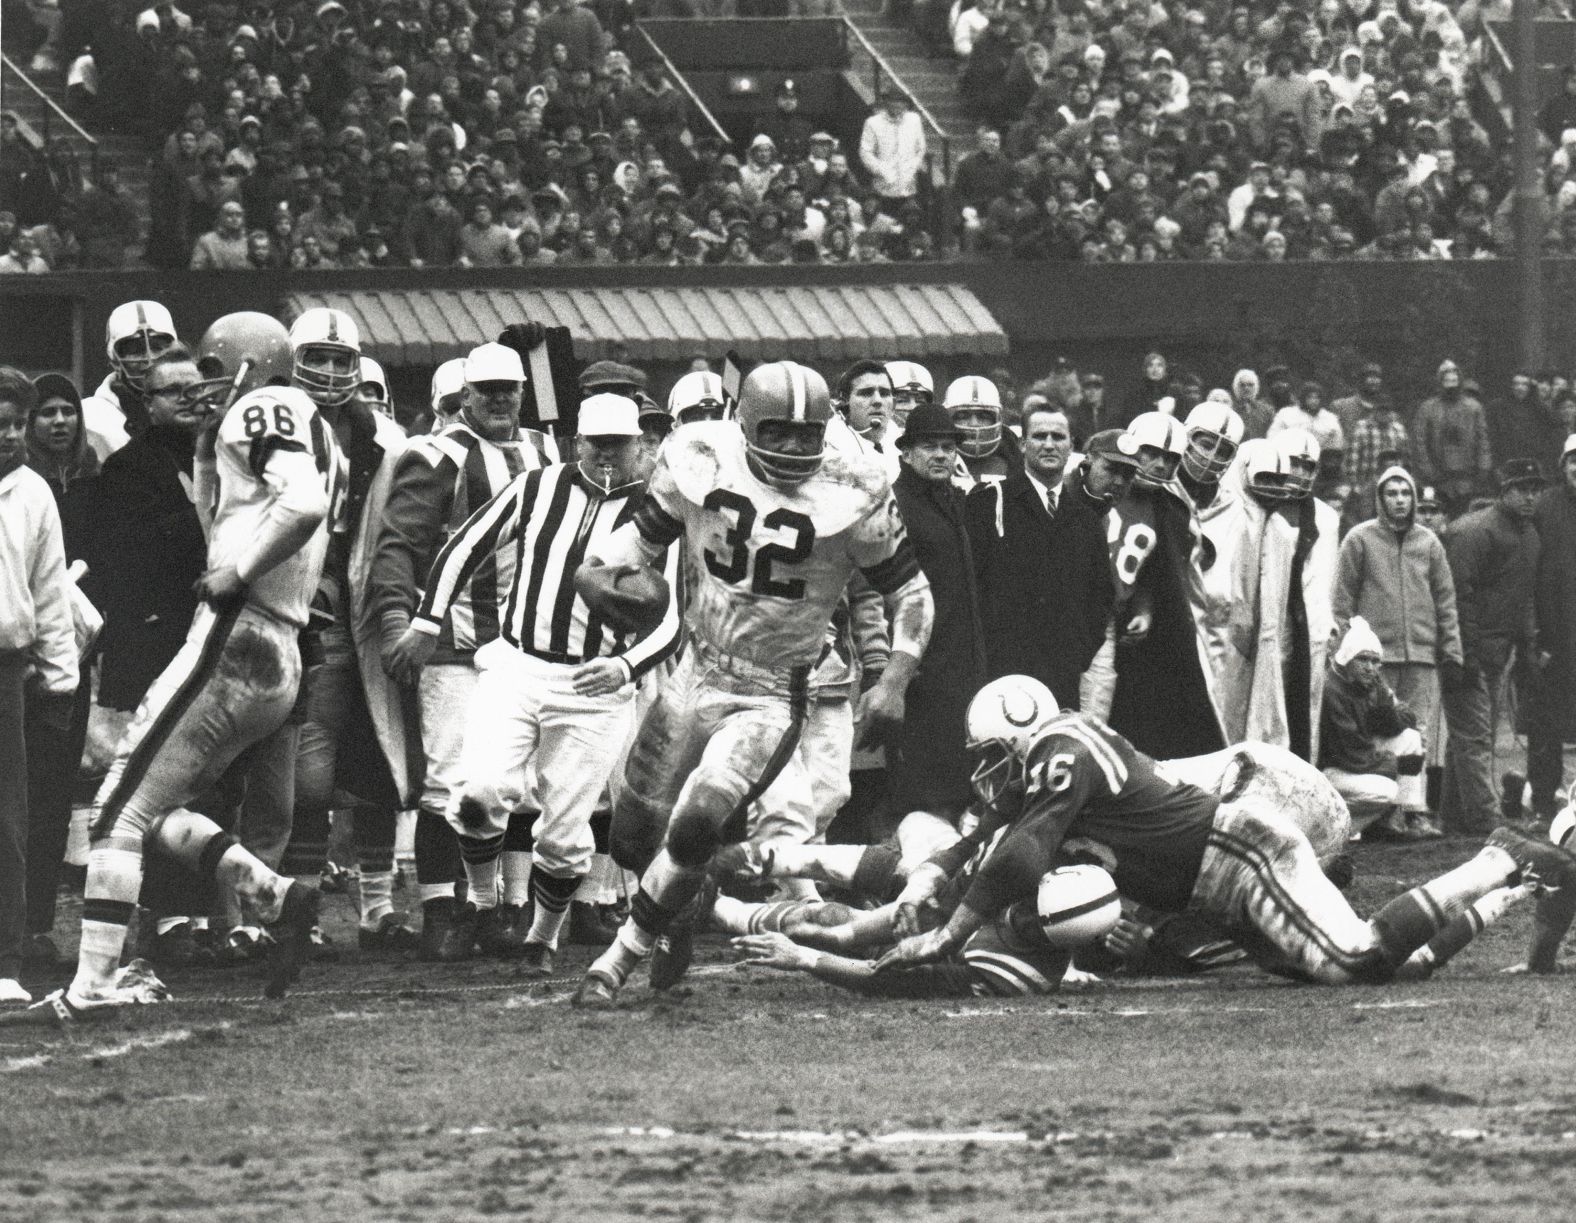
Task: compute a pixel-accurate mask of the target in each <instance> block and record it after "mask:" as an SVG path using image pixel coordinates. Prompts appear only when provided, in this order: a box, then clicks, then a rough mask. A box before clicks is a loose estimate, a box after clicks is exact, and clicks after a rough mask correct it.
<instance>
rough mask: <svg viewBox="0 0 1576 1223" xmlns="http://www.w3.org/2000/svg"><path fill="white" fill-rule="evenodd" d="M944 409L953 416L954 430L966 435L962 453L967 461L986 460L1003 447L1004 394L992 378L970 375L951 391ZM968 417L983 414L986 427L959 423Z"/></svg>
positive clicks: (951, 387) (958, 382) (950, 387)
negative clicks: (1002, 414)
mask: <svg viewBox="0 0 1576 1223" xmlns="http://www.w3.org/2000/svg"><path fill="white" fill-rule="evenodd" d="M941 406H942V407H944V408H946V409H947V411H948V412H949V413H950V414H951V415H952V424H953V427H954V428H956V429H957V430H958V432H960V433H961V434H963V439H962V440H961V441H960V442H959V443H958V452H959V453H960V454H962V455H964V456H965V457H966V458H971V459H983V458H984V457H985V456H986V455H988V454H994V453H995V452H996V447H997V446H999V445H1001V392H1000V391H998V390H997V389H996V384H995V383H994V382H992V381H991V380H990V379H989V378H981V377H978V376H977V375H975V374H966V375H965V376H963V377H962V378H955V379H953V381H952V384H951V385H950V386H949V387H947V394H946V396H945V398H943V399H942V401H941ZM964 413H983V414H984V415H986V416H988V417H989V418H990V419H989V420H988V421H987V423H985V424H969V423H965V422H964V421H961V420H959V419H958V417H959V415H961V414H964Z"/></svg>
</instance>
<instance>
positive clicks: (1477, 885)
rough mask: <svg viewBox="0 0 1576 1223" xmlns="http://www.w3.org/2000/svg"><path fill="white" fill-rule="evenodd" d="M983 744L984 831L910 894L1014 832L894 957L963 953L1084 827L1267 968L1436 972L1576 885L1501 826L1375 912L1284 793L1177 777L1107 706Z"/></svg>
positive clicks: (1136, 885)
mask: <svg viewBox="0 0 1576 1223" xmlns="http://www.w3.org/2000/svg"><path fill="white" fill-rule="evenodd" d="M1022 682H1023V677H1021V676H1007V677H1004V678H1003V679H1001V680H998V681H995V682H993V683H992V684H989V685H987V686H986V687H985V688H983V689H981V691H980V693H979V694H978V695H977V696H976V697H975V704H976V705H978V704H979V703H981V702H985V703H999V704H1001V706H1002V709H1003V711H1004V713H1005V715H1006V716H1007V719H1008V720H1009V721H1011V720H1012V719H1013V716H1014V711H1015V709H1016V708H1017V707H1019V706H1023V707H1024V708H1025V709H1028V708H1029V707H1030V706H1031V705H1032V701H1031V700H1030V699H1029V698H1027V697H1026V696H1025V694H1024V693H1023V692H1022V691H1020V690H1019V688H1018V686H1017V685H1021V684H1022ZM970 712H971V717H970V724H971V725H974V724H976V721H977V720H976V718H975V717H974V716H973V715H974V713H975V711H974V710H973V709H971V711H970ZM969 747H970V751H971V752H972V753H973V755H974V756H975V757H976V759H977V762H978V763H977V766H976V768H975V771H974V778H973V781H974V787H975V792H976V794H977V796H978V797H979V799H980V802H981V803H982V804H983V805H984V807H985V809H986V811H987V815H986V817H985V818H984V819H983V820H982V822H981V826H980V829H979V830H978V831H977V832H976V833H975V834H973V835H972V836H970V837H966V838H964V839H963V840H962V841H960V842H959V844H958V845H957V846H955V847H952V848H950V849H947V850H944V851H942V852H941V853H940V854H938V855H936V857H935V858H934V859H932V862H931V864H930V865H929V866H928V867H926V868H921V869H920V870H918V871H915V872H914V874H913V875H912V876H911V877H910V879H909V882H908V884H907V886H906V887H905V890H904V897H903V904H904V905H906V906H910V907H913V906H917V905H918V904H919V903H921V902H922V901H925V900H927V899H929V898H930V897H932V896H934V895H935V894H936V893H937V892H938V891H939V890H940V888H941V887H942V885H943V884H944V883H945V881H946V880H947V879H948V878H950V877H951V875H952V874H954V873H955V871H956V870H957V869H958V868H960V867H961V866H962V865H963V863H965V862H966V861H967V860H968V858H969V856H970V855H971V854H972V853H973V852H974V851H975V849H976V848H977V845H978V844H983V843H984V841H983V840H981V839H980V838H982V837H988V836H990V835H992V834H993V833H994V832H995V830H996V829H997V828H1000V827H1002V826H1004V825H1005V826H1006V827H1007V832H1006V834H1005V835H1004V836H1003V837H1002V838H1001V839H1000V841H999V842H998V843H997V845H996V846H995V848H994V849H993V850H992V851H991V852H990V854H989V856H988V857H987V859H986V861H985V863H984V865H983V866H981V867H980V869H979V871H978V873H977V874H976V875H975V876H974V878H973V880H972V882H971V883H970V884H969V887H968V890H967V892H966V893H965V894H964V897H963V900H962V902H961V903H960V904H959V905H958V906H957V907H956V908H955V909H954V910H953V912H952V916H951V917H950V918H949V919H948V920H947V922H946V924H945V925H943V926H941V927H939V928H938V929H936V930H932V931H928V932H925V933H911V934H910V935H909V936H908V937H907V938H905V939H904V940H903V941H902V942H901V943H899V944H898V945H897V946H896V947H894V948H893V949H892V950H891V951H889V952H888V953H887V954H886V955H884V956H883V957H882V958H881V960H880V961H879V962H878V968H881V969H893V968H907V967H911V966H913V965H917V964H928V963H933V962H936V961H938V960H941V959H944V958H945V957H947V956H949V955H951V954H953V953H955V952H956V951H957V950H958V949H959V948H960V947H962V946H963V945H964V944H965V943H966V941H967V940H968V939H969V938H970V937H971V936H972V935H973V934H974V932H975V931H977V930H979V929H980V928H981V927H982V926H984V925H985V924H986V923H987V922H988V921H990V920H991V919H993V918H994V917H995V916H996V915H997V914H999V913H1000V912H1001V911H1002V910H1003V909H1004V908H1006V907H1007V905H1009V904H1010V903H1011V902H1012V901H1013V900H1016V899H1018V898H1019V897H1021V896H1022V895H1024V894H1025V893H1026V892H1027V891H1028V889H1030V888H1032V887H1034V886H1035V884H1036V883H1037V881H1038V880H1039V879H1040V877H1041V876H1042V875H1043V874H1044V873H1045V871H1046V870H1048V869H1050V867H1051V865H1052V863H1053V862H1054V861H1055V859H1056V855H1057V854H1058V853H1059V852H1060V851H1061V849H1062V846H1063V843H1064V842H1065V841H1067V840H1068V839H1069V838H1082V837H1086V838H1089V839H1090V840H1092V841H1094V842H1096V843H1098V844H1100V845H1102V846H1104V847H1106V849H1107V850H1108V851H1109V853H1110V855H1111V860H1112V865H1113V868H1114V869H1112V874H1113V876H1114V877H1115V879H1116V883H1117V886H1118V888H1119V889H1120V890H1121V893H1122V895H1123V896H1125V897H1127V898H1129V899H1131V900H1134V901H1137V902H1139V903H1140V904H1145V905H1148V906H1150V907H1151V908H1154V909H1157V910H1160V911H1162V912H1183V911H1193V912H1197V913H1200V914H1202V915H1204V916H1206V917H1209V918H1212V919H1214V920H1215V921H1216V922H1218V923H1219V924H1220V926H1221V927H1222V928H1223V929H1224V931H1225V932H1226V933H1227V934H1228V935H1229V936H1230V937H1232V938H1233V939H1234V940H1235V941H1236V942H1237V943H1238V944H1240V945H1241V946H1242V947H1243V949H1244V950H1246V951H1247V952H1248V954H1249V956H1250V957H1252V958H1253V959H1254V960H1255V961H1257V962H1258V963H1259V965H1260V966H1261V967H1263V968H1266V969H1268V970H1270V971H1272V972H1277V973H1280V974H1282V975H1286V976H1290V977H1294V978H1298V979H1302V980H1311V981H1320V982H1324V983H1327V984H1340V983H1346V982H1365V983H1373V982H1384V981H1391V980H1395V979H1397V978H1399V977H1410V976H1422V975H1426V974H1427V973H1428V972H1430V971H1432V969H1433V967H1434V966H1435V965H1436V964H1437V963H1438V962H1439V961H1441V960H1443V959H1447V958H1448V957H1449V956H1450V955H1453V954H1454V953H1455V952H1456V951H1459V950H1460V948H1461V947H1462V946H1464V945H1465V944H1466V943H1467V942H1469V941H1470V940H1471V939H1472V937H1473V936H1474V935H1476V933H1477V932H1478V931H1479V930H1481V929H1482V928H1483V926H1484V925H1485V924H1486V923H1487V922H1488V921H1491V920H1493V919H1494V918H1495V917H1497V916H1498V915H1499V914H1500V913H1502V912H1503V911H1504V909H1505V908H1507V907H1508V906H1509V905H1510V904H1511V903H1513V902H1514V901H1516V900H1519V899H1521V898H1522V897H1524V896H1526V895H1528V894H1533V893H1536V892H1539V891H1543V892H1548V891H1550V890H1553V889H1560V890H1568V889H1572V888H1576V857H1573V856H1572V855H1571V854H1569V853H1567V852H1565V851H1564V850H1562V849H1560V848H1558V847H1557V846H1553V845H1550V844H1548V843H1547V842H1536V841H1533V840H1531V839H1529V838H1527V837H1524V836H1522V835H1521V834H1520V833H1517V832H1515V831H1513V830H1511V829H1508V828H1501V829H1498V830H1496V831H1495V832H1494V833H1493V834H1492V835H1491V836H1490V837H1489V839H1488V843H1487V844H1486V845H1485V846H1484V847H1483V848H1482V849H1481V850H1479V851H1478V853H1477V854H1476V855H1475V856H1474V857H1472V858H1471V859H1470V860H1468V861H1467V862H1464V863H1462V864H1461V865H1460V866H1458V867H1456V868H1455V869H1454V870H1451V871H1448V872H1447V873H1445V874H1444V875H1441V876H1439V877H1438V878H1436V879H1433V880H1430V881H1429V882H1428V883H1425V884H1423V885H1421V886H1419V887H1415V888H1413V889H1411V890H1410V891H1409V892H1407V893H1405V894H1404V895H1402V896H1399V897H1397V898H1396V899H1395V900H1392V901H1390V903H1388V904H1387V905H1385V906H1384V907H1383V908H1382V909H1381V910H1380V911H1379V912H1378V913H1377V914H1375V915H1374V917H1373V919H1372V920H1365V919H1363V918H1361V917H1359V916H1358V915H1357V914H1356V913H1354V912H1353V911H1352V908H1351V906H1350V905H1349V904H1348V903H1347V901H1346V899H1345V897H1343V896H1342V895H1341V893H1340V891H1339V890H1338V889H1337V888H1336V886H1335V884H1334V883H1332V882H1331V881H1330V880H1329V879H1328V878H1327V877H1326V875H1325V873H1324V871H1323V870H1322V869H1321V868H1320V865H1319V861H1318V858H1317V856H1316V854H1315V852H1314V849H1313V847H1312V845H1311V844H1310V843H1309V841H1308V838H1307V836H1306V835H1304V834H1303V832H1302V831H1301V830H1300V829H1298V828H1297V827H1296V826H1295V825H1294V824H1293V823H1292V822H1291V821H1290V820H1289V819H1287V817H1286V816H1284V815H1283V814H1281V812H1280V811H1279V810H1278V809H1277V808H1276V807H1275V806H1273V805H1271V804H1267V803H1264V802H1262V801H1259V800H1258V799H1257V798H1256V797H1254V795H1253V794H1252V792H1251V791H1250V790H1248V789H1242V790H1241V791H1240V792H1238V791H1228V792H1227V794H1226V795H1224V796H1223V797H1217V796H1216V795H1213V794H1208V793H1206V792H1205V791H1203V790H1201V789H1198V788H1197V787H1195V786H1192V785H1189V784H1187V783H1185V782H1180V781H1177V780H1174V779H1173V778H1172V777H1170V776H1169V775H1168V772H1167V770H1166V767H1165V765H1164V764H1162V763H1159V762H1157V761H1155V760H1153V759H1151V758H1150V757H1148V756H1145V755H1144V754H1143V753H1141V752H1139V751H1137V750H1136V749H1135V748H1134V747H1133V746H1132V745H1131V744H1130V743H1128V742H1127V740H1125V739H1124V738H1122V736H1121V735H1118V734H1117V733H1116V732H1114V731H1112V730H1111V729H1110V728H1109V727H1107V726H1105V725H1104V724H1103V723H1101V722H1099V721H1097V720H1096V719H1094V718H1091V717H1088V716H1086V715H1083V714H1078V713H1065V714H1062V715H1061V716H1060V717H1057V718H1055V719H1053V720H1052V721H1051V722H1050V723H1048V724H1047V725H1046V726H1045V727H1044V728H1043V729H1042V730H1041V731H1040V732H1039V733H1038V734H1037V735H1035V736H1034V737H1033V739H1032V741H1030V742H1029V743H1028V744H1027V745H1025V744H1024V743H1023V742H1022V740H1021V739H1013V738H1007V737H1002V738H999V739H996V740H986V741H981V740H979V739H975V738H972V737H971V740H970V744H969ZM971 842H973V844H971ZM899 916H900V917H902V916H903V913H902V910H901V908H900V914H899ZM911 928H912V927H911Z"/></svg>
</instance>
